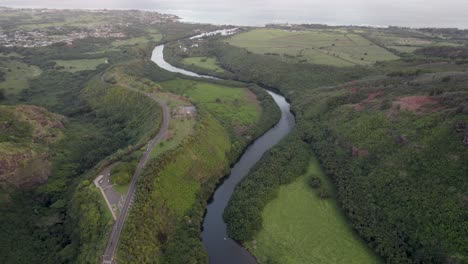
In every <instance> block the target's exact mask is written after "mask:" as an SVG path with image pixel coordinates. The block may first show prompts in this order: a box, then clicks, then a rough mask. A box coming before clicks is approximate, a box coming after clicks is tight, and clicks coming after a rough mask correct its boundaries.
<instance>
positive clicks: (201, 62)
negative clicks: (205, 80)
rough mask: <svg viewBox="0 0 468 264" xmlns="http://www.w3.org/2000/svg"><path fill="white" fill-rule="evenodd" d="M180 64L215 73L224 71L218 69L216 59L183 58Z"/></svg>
mask: <svg viewBox="0 0 468 264" xmlns="http://www.w3.org/2000/svg"><path fill="white" fill-rule="evenodd" d="M182 63H184V64H187V65H193V66H196V67H199V68H203V69H207V70H212V71H216V72H224V70H223V69H222V68H221V67H219V64H218V60H216V58H211V57H190V58H184V59H183V60H182Z"/></svg>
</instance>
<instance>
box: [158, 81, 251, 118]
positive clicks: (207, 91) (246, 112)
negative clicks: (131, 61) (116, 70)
mask: <svg viewBox="0 0 468 264" xmlns="http://www.w3.org/2000/svg"><path fill="white" fill-rule="evenodd" d="M161 86H162V87H163V89H166V90H168V91H170V92H173V93H176V94H179V95H183V96H187V97H189V98H190V99H191V100H192V101H193V102H194V103H195V104H200V105H202V107H205V108H206V109H207V110H208V111H209V112H210V113H212V114H213V115H214V116H215V117H216V118H217V119H218V120H219V121H221V122H223V123H227V124H228V125H231V126H249V125H253V124H255V123H256V122H257V121H258V119H259V118H260V111H259V105H258V101H256V100H252V99H251V98H249V96H248V90H247V89H246V88H236V87H227V86H222V85H217V84H211V83H204V82H196V81H188V80H181V79H178V80H172V81H167V82H163V83H161Z"/></svg>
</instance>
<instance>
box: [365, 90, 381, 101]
mask: <svg viewBox="0 0 468 264" xmlns="http://www.w3.org/2000/svg"><path fill="white" fill-rule="evenodd" d="M383 94H384V92H383V91H378V92H375V93H370V94H368V95H367V99H366V101H370V100H374V99H375V98H377V97H378V96H381V95H383Z"/></svg>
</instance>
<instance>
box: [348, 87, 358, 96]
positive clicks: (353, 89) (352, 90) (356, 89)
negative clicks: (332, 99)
mask: <svg viewBox="0 0 468 264" xmlns="http://www.w3.org/2000/svg"><path fill="white" fill-rule="evenodd" d="M349 92H350V93H352V94H355V93H357V92H359V88H356V87H353V88H349Z"/></svg>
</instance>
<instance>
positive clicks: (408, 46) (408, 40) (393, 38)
mask: <svg viewBox="0 0 468 264" xmlns="http://www.w3.org/2000/svg"><path fill="white" fill-rule="evenodd" d="M369 36H370V37H371V38H372V39H375V40H377V41H378V42H379V43H381V45H383V46H385V47H388V48H391V49H395V50H398V51H401V52H407V53H412V52H414V51H415V50H416V49H419V48H423V47H428V46H459V44H456V43H453V42H449V41H443V40H440V39H437V40H435V39H430V38H427V37H426V38H420V37H416V36H401V35H393V34H385V33H383V32H373V33H370V35H369Z"/></svg>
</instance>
